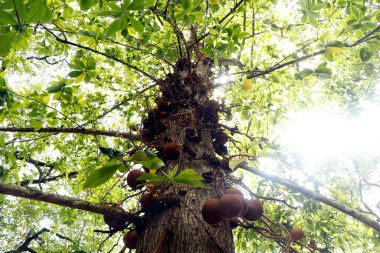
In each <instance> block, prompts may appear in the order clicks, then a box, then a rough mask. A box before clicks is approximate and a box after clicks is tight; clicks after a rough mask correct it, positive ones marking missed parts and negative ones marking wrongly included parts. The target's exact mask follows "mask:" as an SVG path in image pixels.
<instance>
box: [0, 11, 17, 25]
mask: <svg viewBox="0 0 380 253" xmlns="http://www.w3.org/2000/svg"><path fill="white" fill-rule="evenodd" d="M0 24H3V25H17V20H16V17H13V16H12V15H11V14H9V13H8V12H5V11H3V10H0Z"/></svg>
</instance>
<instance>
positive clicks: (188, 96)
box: [136, 60, 234, 253]
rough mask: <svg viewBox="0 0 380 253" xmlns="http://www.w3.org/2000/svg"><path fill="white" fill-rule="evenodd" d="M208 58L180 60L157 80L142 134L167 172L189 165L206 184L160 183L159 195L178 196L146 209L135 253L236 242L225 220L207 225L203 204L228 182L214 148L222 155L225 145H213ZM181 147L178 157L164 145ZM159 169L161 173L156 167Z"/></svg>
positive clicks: (189, 250)
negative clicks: (153, 102)
mask: <svg viewBox="0 0 380 253" xmlns="http://www.w3.org/2000/svg"><path fill="white" fill-rule="evenodd" d="M210 75H211V71H210V65H208V62H207V61H200V62H198V63H197V64H191V66H189V63H188V62H186V61H183V60H179V61H178V62H177V65H176V70H175V72H174V74H169V75H168V76H167V78H166V79H164V80H163V81H162V82H161V84H160V92H161V96H160V97H158V98H157V99H156V104H157V107H156V108H154V109H152V110H150V111H149V113H148V117H147V118H146V119H145V120H144V128H143V129H142V139H143V142H145V144H147V145H148V146H150V147H151V148H155V149H157V150H158V151H159V155H160V156H161V157H162V158H163V159H164V161H165V163H166V165H167V166H166V167H164V168H163V169H162V171H166V172H168V171H171V170H172V169H173V167H174V166H175V165H178V167H179V171H181V170H183V169H187V168H192V169H195V170H196V171H197V174H198V175H202V176H204V177H205V178H208V180H206V181H205V187H204V188H196V187H191V186H185V185H180V186H175V187H173V186H169V187H168V188H162V187H163V186H161V195H160V198H162V199H165V196H176V197H177V198H179V202H178V205H176V206H173V207H171V208H167V209H161V210H159V211H152V212H149V211H148V212H146V214H145V218H147V221H146V222H145V226H144V227H142V228H138V231H139V240H138V244H137V250H136V252H137V253H183V252H186V253H206V252H208V253H222V252H223V253H232V252H234V243H233V236H232V229H231V227H230V224H229V221H222V222H221V223H219V224H216V225H210V224H208V223H206V222H205V221H204V220H203V217H202V214H201V208H202V204H203V203H204V202H205V201H206V199H208V198H211V197H213V198H218V197H220V194H221V192H222V191H223V190H225V189H226V188H227V187H228V183H227V182H226V181H225V172H224V168H223V166H222V165H221V164H220V163H218V159H216V153H217V154H219V155H221V156H224V155H226V153H227V148H226V147H225V146H224V144H225V143H224V141H222V143H217V145H216V144H215V140H216V136H217V135H218V132H219V133H220V131H221V129H218V111H219V109H220V105H219V104H218V103H217V102H216V101H213V100H210V99H209V98H208V96H209V95H210V94H211V91H212V89H213V83H212V82H211V81H210V80H211V78H210ZM171 142H175V143H177V144H178V145H179V146H180V150H181V151H180V154H179V157H178V158H176V159H173V157H171V154H167V150H165V145H166V144H168V143H171ZM159 173H160V172H159Z"/></svg>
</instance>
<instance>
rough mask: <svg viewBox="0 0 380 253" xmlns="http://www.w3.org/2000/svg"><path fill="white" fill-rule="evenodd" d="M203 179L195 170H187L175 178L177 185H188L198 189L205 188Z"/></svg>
mask: <svg viewBox="0 0 380 253" xmlns="http://www.w3.org/2000/svg"><path fill="white" fill-rule="evenodd" d="M203 180H204V178H203V177H201V176H199V175H198V174H197V172H196V171H195V170H194V169H185V170H183V171H181V172H180V173H179V174H178V176H176V177H175V178H174V181H175V182H177V183H182V184H188V185H192V186H196V187H204V184H203V183H202V181H203Z"/></svg>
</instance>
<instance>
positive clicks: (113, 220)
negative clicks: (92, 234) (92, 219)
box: [103, 207, 126, 229]
mask: <svg viewBox="0 0 380 253" xmlns="http://www.w3.org/2000/svg"><path fill="white" fill-rule="evenodd" d="M119 208H120V209H121V210H123V208H121V207H119ZM103 220H104V222H105V223H106V224H107V225H108V226H109V227H110V228H115V229H119V228H121V227H123V226H124V224H125V222H126V221H125V220H123V219H120V218H117V217H115V216H113V215H110V214H105V215H103Z"/></svg>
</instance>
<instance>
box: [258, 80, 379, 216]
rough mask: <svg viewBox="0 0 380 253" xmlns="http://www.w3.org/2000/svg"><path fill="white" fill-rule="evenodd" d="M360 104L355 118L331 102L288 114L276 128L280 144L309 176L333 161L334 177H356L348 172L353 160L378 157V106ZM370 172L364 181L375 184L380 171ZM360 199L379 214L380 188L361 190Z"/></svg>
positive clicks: (367, 103)
mask: <svg viewBox="0 0 380 253" xmlns="http://www.w3.org/2000/svg"><path fill="white" fill-rule="evenodd" d="M378 91H380V83H379V84H378ZM378 95H379V96H380V92H379V93H378ZM361 105H362V108H363V110H362V111H361V112H360V113H359V114H358V115H356V116H354V117H347V116H346V115H347V114H346V115H343V113H342V111H339V109H338V107H337V106H336V105H334V104H333V103H331V104H329V103H328V104H325V105H321V106H320V107H317V108H312V109H310V110H307V111H298V112H290V113H289V115H288V118H289V120H288V121H287V122H286V123H285V126H280V127H278V129H277V135H278V136H279V142H280V143H281V144H282V145H283V146H284V148H285V149H286V150H287V151H288V152H289V153H295V154H297V155H298V156H299V158H301V159H300V160H301V161H302V166H303V167H304V170H305V171H306V172H307V173H308V174H310V175H316V173H317V172H318V170H320V169H321V168H323V167H322V166H323V163H326V162H330V163H331V162H332V163H334V164H336V174H335V175H337V176H339V177H340V178H342V179H343V178H349V177H351V176H353V177H354V178H357V175H354V174H352V173H351V172H352V171H355V170H354V168H353V166H354V163H353V162H352V161H353V160H352V158H355V157H362V158H363V157H364V159H374V158H378V157H379V154H380V117H379V115H380V103H374V102H368V101H364V102H362V103H361ZM346 113H347V112H346ZM364 161H365V160H364ZM268 162H269V163H268ZM272 163H273V161H272ZM269 164H270V161H265V165H267V166H268V165H269ZM371 165H372V166H376V164H371ZM371 165H370V166H371ZM377 165H378V164H377ZM271 166H273V164H272V165H271ZM364 166H365V164H364V163H363V164H361V163H360V162H359V164H358V167H359V169H365V167H364ZM370 169H371V170H375V173H374V175H376V176H375V177H372V178H367V180H368V181H370V182H376V180H377V179H378V178H380V168H373V167H371V168H370ZM292 173H293V172H292ZM331 173H334V171H331ZM339 173H341V174H339ZM293 176H294V175H293ZM297 176H298V177H299V179H300V182H302V181H304V180H305V178H303V174H302V173H300V174H299V175H298V174H297ZM316 179H317V180H321V179H320V178H316ZM351 180H352V179H351ZM377 183H379V182H378V181H377ZM363 197H364V201H365V202H366V203H368V204H370V206H371V207H372V209H373V211H375V212H377V213H379V214H380V206H379V203H380V189H379V188H376V187H371V188H370V189H367V190H365V191H363Z"/></svg>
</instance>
